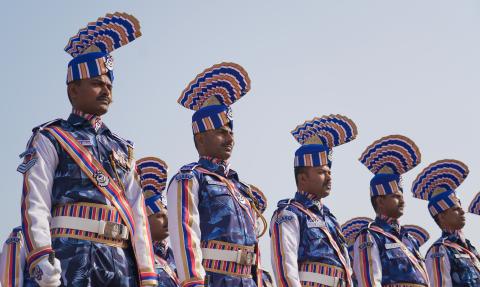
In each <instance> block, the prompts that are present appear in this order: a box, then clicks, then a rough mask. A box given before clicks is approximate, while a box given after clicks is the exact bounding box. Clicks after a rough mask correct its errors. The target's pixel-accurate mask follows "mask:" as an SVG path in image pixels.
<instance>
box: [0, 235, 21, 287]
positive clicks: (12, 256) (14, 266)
mask: <svg viewBox="0 0 480 287" xmlns="http://www.w3.org/2000/svg"><path fill="white" fill-rule="evenodd" d="M23 245H24V241H23V236H22V234H21V231H15V230H14V231H12V233H10V236H9V237H8V239H7V241H6V242H5V243H4V244H3V249H2V254H1V256H0V282H1V284H0V286H10V287H21V286H23V275H24V274H23V271H24V268H25V256H26V254H25V248H24V246H23Z"/></svg>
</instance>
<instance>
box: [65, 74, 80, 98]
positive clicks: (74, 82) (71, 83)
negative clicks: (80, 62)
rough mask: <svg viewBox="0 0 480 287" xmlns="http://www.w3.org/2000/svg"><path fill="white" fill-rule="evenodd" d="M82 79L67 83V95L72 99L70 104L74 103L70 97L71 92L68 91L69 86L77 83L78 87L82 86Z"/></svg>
mask: <svg viewBox="0 0 480 287" xmlns="http://www.w3.org/2000/svg"><path fill="white" fill-rule="evenodd" d="M80 81H81V80H75V81H71V82H70V83H68V84H67V96H68V100H69V101H70V104H73V103H72V99H71V98H70V92H69V91H68V90H69V89H68V88H69V87H70V86H71V85H75V86H77V87H78V86H80Z"/></svg>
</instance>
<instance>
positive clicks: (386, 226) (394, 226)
mask: <svg viewBox="0 0 480 287" xmlns="http://www.w3.org/2000/svg"><path fill="white" fill-rule="evenodd" d="M375 224H376V225H378V226H379V227H381V228H382V229H383V230H385V231H387V232H394V233H396V234H397V235H400V222H399V221H398V219H396V218H391V217H388V216H386V215H383V214H377V217H376V218H375Z"/></svg>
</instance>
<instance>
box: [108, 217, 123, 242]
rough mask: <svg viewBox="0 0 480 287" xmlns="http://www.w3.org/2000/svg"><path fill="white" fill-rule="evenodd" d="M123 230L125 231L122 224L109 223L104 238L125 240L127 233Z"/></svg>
mask: <svg viewBox="0 0 480 287" xmlns="http://www.w3.org/2000/svg"><path fill="white" fill-rule="evenodd" d="M123 229H124V226H123V225H122V224H119V223H115V222H110V221H107V222H105V228H104V231H103V236H105V237H109V238H112V239H123V235H124V233H125V231H124V230H123Z"/></svg>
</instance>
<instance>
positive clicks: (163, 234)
mask: <svg viewBox="0 0 480 287" xmlns="http://www.w3.org/2000/svg"><path fill="white" fill-rule="evenodd" d="M167 169H168V166H167V164H166V163H165V162H164V161H163V160H161V159H159V158H156V157H144V158H141V159H139V160H137V170H138V174H139V175H140V183H141V185H142V189H143V194H144V197H145V206H146V208H147V215H148V223H149V225H150V233H151V235H152V241H153V252H154V254H155V269H156V270H157V275H158V285H157V287H177V286H179V283H180V281H179V280H178V276H177V267H176V265H175V260H174V259H173V251H172V249H171V248H170V246H169V245H170V244H169V242H168V217H167V201H166V198H165V194H164V190H165V185H166V183H167Z"/></svg>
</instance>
